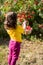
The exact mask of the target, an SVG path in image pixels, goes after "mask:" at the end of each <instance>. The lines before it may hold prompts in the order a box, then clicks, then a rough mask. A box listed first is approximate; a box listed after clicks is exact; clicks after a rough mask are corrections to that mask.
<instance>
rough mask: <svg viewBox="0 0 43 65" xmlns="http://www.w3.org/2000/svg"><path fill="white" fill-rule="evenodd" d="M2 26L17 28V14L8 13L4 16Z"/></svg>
mask: <svg viewBox="0 0 43 65" xmlns="http://www.w3.org/2000/svg"><path fill="white" fill-rule="evenodd" d="M4 25H5V27H6V28H14V29H16V26H17V14H16V13H14V12H9V13H7V14H6V17H5V22H4Z"/></svg>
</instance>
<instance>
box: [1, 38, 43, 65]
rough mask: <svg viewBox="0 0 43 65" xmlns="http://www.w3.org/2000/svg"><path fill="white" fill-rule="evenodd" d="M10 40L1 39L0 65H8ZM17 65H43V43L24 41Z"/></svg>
mask: <svg viewBox="0 0 43 65" xmlns="http://www.w3.org/2000/svg"><path fill="white" fill-rule="evenodd" d="M8 53H9V52H8V40H6V39H4V40H3V41H2V39H0V65H8ZM16 65H43V41H39V40H36V41H28V40H23V42H22V44H21V51H20V55H19V58H18V61H17V63H16Z"/></svg>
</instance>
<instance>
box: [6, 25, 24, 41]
mask: <svg viewBox="0 0 43 65" xmlns="http://www.w3.org/2000/svg"><path fill="white" fill-rule="evenodd" d="M7 33H8V34H9V36H10V38H11V39H12V40H15V41H18V42H22V38H21V36H22V35H21V34H22V33H24V29H23V28H22V26H20V25H18V26H17V28H16V29H7Z"/></svg>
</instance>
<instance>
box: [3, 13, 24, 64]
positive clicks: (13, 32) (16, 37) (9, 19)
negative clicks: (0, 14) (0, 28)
mask: <svg viewBox="0 0 43 65" xmlns="http://www.w3.org/2000/svg"><path fill="white" fill-rule="evenodd" d="M4 27H5V30H6V31H7V33H8V34H9V36H10V42H9V57H8V64H9V65H15V64H16V61H17V59H18V56H19V52H20V45H21V42H22V39H21V34H23V33H24V30H23V28H22V27H21V26H20V25H17V14H16V13H14V12H9V13H7V14H6V17H5V22H4Z"/></svg>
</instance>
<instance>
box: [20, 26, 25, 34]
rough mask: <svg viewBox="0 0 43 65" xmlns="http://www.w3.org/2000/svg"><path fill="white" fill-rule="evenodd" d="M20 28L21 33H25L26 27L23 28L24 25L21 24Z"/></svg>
mask: <svg viewBox="0 0 43 65" xmlns="http://www.w3.org/2000/svg"><path fill="white" fill-rule="evenodd" d="M19 30H20V33H22V34H23V33H24V29H23V27H22V26H19Z"/></svg>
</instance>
